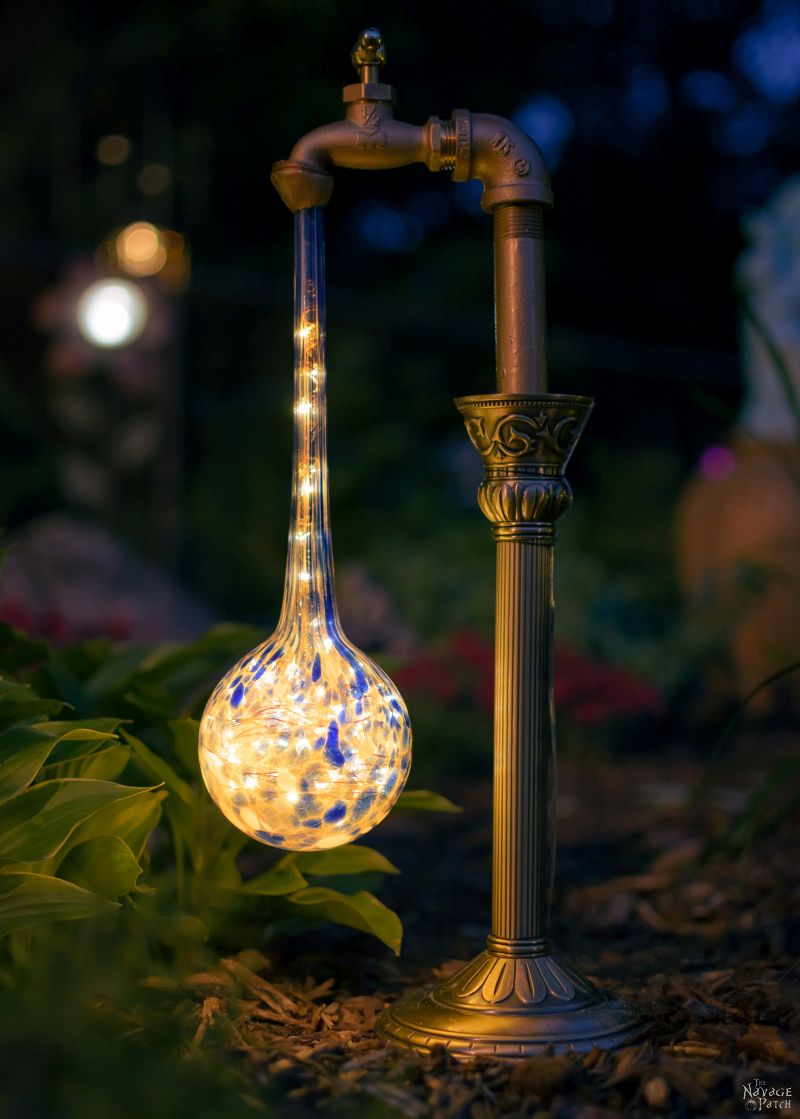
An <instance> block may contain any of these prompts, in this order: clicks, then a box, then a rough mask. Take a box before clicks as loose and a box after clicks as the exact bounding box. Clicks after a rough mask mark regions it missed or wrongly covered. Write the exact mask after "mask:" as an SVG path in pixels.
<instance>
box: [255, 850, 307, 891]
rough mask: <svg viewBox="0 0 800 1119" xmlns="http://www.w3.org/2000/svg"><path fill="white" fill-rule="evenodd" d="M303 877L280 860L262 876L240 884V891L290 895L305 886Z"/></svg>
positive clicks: (296, 869) (288, 864)
mask: <svg viewBox="0 0 800 1119" xmlns="http://www.w3.org/2000/svg"><path fill="white" fill-rule="evenodd" d="M307 885H308V883H307V882H306V880H305V878H304V877H303V875H302V874H301V873H300V871H299V870H298V868H297V866H296V865H295V864H294V863H292V862H287V861H286V860H284V859H281V861H280V862H279V863H276V864H275V866H273V867H270V869H269V870H267V871H265V872H264V873H263V874H259V875H257V876H256V877H255V878H251V879H250V880H249V881H247V882H244V883H242V885H241V887H240V889H242V890H244V892H245V893H248V894H266V895H268V896H271V897H278V896H280V895H281V894H291V893H292V892H293V891H294V890H301V889H303V887H304V886H307Z"/></svg>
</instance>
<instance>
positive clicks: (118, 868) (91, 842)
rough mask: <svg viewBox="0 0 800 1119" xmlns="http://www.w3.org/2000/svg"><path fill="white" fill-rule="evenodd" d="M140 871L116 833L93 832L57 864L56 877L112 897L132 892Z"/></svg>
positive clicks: (128, 849)
mask: <svg viewBox="0 0 800 1119" xmlns="http://www.w3.org/2000/svg"><path fill="white" fill-rule="evenodd" d="M141 873H142V868H141V867H140V866H139V863H138V861H137V859H136V857H135V855H134V853H133V851H131V849H130V847H129V846H128V844H127V843H125V841H124V840H122V839H120V838H119V836H116V835H97V836H95V837H94V838H93V839H86V840H84V842H83V843H78V844H77V845H76V846H75V847H73V848H72V850H70V851H69V852H68V853H67V856H66V858H64V859H62V861H61V863H60V864H59V867H58V874H59V877H60V878H66V879H68V880H69V881H70V882H74V883H75V884H76V885H77V886H83V887H84V888H85V889H87V890H91V891H92V892H93V893H95V894H100V895H101V896H102V897H104V898H112V899H113V898H118V897H121V896H122V895H123V894H130V893H132V892H133V891H134V890H135V889H136V883H137V882H138V880H139V875H140V874H141Z"/></svg>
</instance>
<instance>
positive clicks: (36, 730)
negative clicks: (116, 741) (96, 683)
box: [0, 720, 115, 801]
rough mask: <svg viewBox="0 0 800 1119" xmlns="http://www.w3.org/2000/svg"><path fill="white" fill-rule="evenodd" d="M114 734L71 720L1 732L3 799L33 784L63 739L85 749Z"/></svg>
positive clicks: (17, 727) (1, 789)
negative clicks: (70, 721) (79, 724)
mask: <svg viewBox="0 0 800 1119" xmlns="http://www.w3.org/2000/svg"><path fill="white" fill-rule="evenodd" d="M109 721H110V722H115V720H109ZM113 738H114V735H113V734H112V733H104V732H101V731H96V730H92V729H90V728H88V727H76V726H75V724H74V723H68V722H63V723H36V724H34V725H30V726H28V725H21V726H20V725H18V726H13V727H9V729H8V730H7V731H4V732H3V733H2V734H0V801H2V800H6V799H7V798H8V797H10V796H13V795H14V794H15V793H18V792H20V791H21V790H22V789H24V788H26V787H27V786H28V785H30V783H31V781H33V779H34V777H36V775H37V773H38V772H39V770H40V769H41V768H42V765H43V764H44V762H45V761H46V760H47V758H48V756H49V755H50V754H51V753H52V752H53V751H54V750H55V749H56V747H57V746H58V745H59V744H60V743H64V742H67V741H69V745H70V746H71V747H72V748H73V749H75V750H84V751H85V750H87V748H92V747H95V748H96V746H97V744H98V743H104V742H107V741H108V740H109V739H113ZM87 744H88V747H87Z"/></svg>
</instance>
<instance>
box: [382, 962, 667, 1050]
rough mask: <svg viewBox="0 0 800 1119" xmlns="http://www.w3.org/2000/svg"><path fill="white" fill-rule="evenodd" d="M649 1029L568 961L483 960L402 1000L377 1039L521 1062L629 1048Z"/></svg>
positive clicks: (391, 1010) (390, 1011)
mask: <svg viewBox="0 0 800 1119" xmlns="http://www.w3.org/2000/svg"><path fill="white" fill-rule="evenodd" d="M645 1029H646V1026H645V1024H643V1023H642V1022H641V1021H640V1020H639V1019H638V1018H637V1017H636V1014H635V1012H634V1011H633V1010H632V1008H631V1007H629V1006H627V1005H626V1004H625V1003H622V1002H618V1001H617V1000H616V999H612V998H610V997H609V996H608V995H605V994H603V993H601V992H599V991H597V990H595V988H594V987H592V985H591V984H590V983H589V982H588V980H586V979H584V978H583V976H581V975H580V974H579V973H578V972H576V971H575V969H574V968H573V967H571V965H569V964H567V963H566V962H565V961H564V960H563V959H560V958H557V957H554V956H552V955H540V956H523V957H519V956H517V957H509V956H499V955H495V954H493V953H492V952H490V951H489V952H483V953H481V955H480V956H478V957H477V958H476V959H475V960H473V961H472V962H471V963H469V964H467V966H466V967H465V968H462V970H461V971H459V972H458V973H457V974H456V975H454V976H453V977H452V978H451V979H448V980H447V981H446V982H444V983H440V984H438V985H437V986H436V987H433V988H432V989H430V990H427V991H415V992H413V993H412V994H409V995H404V996H402V997H401V998H399V999H398V1000H397V1001H396V1002H395V1003H394V1004H393V1005H392V1006H390V1007H389V1009H388V1010H386V1011H384V1013H383V1014H382V1015H381V1016H380V1017H379V1019H378V1032H379V1033H380V1034H381V1035H382V1036H383V1037H385V1038H387V1039H388V1040H389V1041H391V1042H393V1043H394V1044H396V1045H400V1046H403V1047H404V1048H406V1049H415V1050H418V1051H420V1052H430V1050H431V1049H433V1048H434V1047H435V1046H437V1045H442V1046H444V1047H445V1048H446V1049H447V1050H448V1052H450V1053H452V1054H453V1055H454V1056H456V1057H459V1058H462V1059H468V1058H471V1057H500V1058H504V1059H515V1060H520V1059H522V1058H525V1057H532V1056H534V1055H535V1054H537V1053H542V1052H543V1051H544V1050H545V1049H546V1050H547V1051H548V1052H555V1053H565V1052H574V1053H588V1051H589V1050H590V1049H592V1048H593V1047H595V1046H597V1047H598V1048H600V1049H614V1048H616V1047H618V1046H620V1045H627V1044H628V1043H629V1042H631V1041H633V1040H634V1039H635V1038H637V1037H639V1036H641V1034H643V1033H644V1032H645Z"/></svg>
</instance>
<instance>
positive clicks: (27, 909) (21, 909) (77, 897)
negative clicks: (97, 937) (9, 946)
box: [0, 873, 119, 936]
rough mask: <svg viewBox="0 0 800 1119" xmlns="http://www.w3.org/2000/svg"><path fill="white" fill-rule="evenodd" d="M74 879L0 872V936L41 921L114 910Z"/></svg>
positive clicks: (114, 905) (113, 905) (108, 903)
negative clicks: (72, 880)
mask: <svg viewBox="0 0 800 1119" xmlns="http://www.w3.org/2000/svg"><path fill="white" fill-rule="evenodd" d="M118 908H119V904H118V903H117V902H114V901H109V900H108V898H104V897H100V896H99V895H98V894H93V893H91V892H90V891H89V890H84V889H83V887H82V886H76V885H75V883H74V882H66V881H64V880H63V879H61V878H51V877H50V876H49V875H46V874H6V873H0V936H7V935H8V933H12V932H16V931H17V930H18V929H24V928H28V927H29V926H30V925H40V924H42V923H43V922H45V921H73V920H76V919H77V918H79V917H96V916H99V915H100V914H102V913H110V912H112V910H114V909H118Z"/></svg>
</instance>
